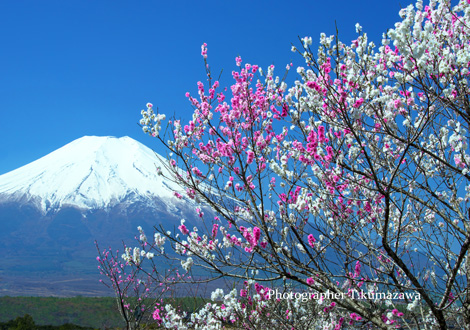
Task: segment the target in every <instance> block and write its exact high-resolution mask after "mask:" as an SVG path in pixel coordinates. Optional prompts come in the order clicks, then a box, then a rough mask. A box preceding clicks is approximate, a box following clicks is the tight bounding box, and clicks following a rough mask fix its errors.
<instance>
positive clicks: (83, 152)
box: [0, 136, 179, 212]
mask: <svg viewBox="0 0 470 330" xmlns="http://www.w3.org/2000/svg"><path fill="white" fill-rule="evenodd" d="M160 165H161V164H160V162H159V159H158V157H157V155H156V154H155V152H153V151H152V150H151V149H149V148H147V147H146V146H144V145H143V144H141V143H139V142H137V141H135V140H133V139H131V138H129V137H122V138H115V137H97V136H85V137H82V138H80V139H77V140H75V141H73V142H71V143H69V144H67V145H65V146H63V147H62V148H59V149H57V150H55V151H53V152H51V153H50V154H48V155H46V156H44V157H42V158H40V159H38V160H36V161H34V162H32V163H29V164H27V165H25V166H23V167H20V168H18V169H16V170H14V171H11V172H9V173H6V174H4V175H1V176H0V201H1V200H5V199H8V200H10V201H11V200H12V199H14V200H17V201H19V200H22V201H32V200H34V202H35V203H36V204H37V205H38V206H40V209H41V210H42V211H43V212H47V211H49V210H50V209H57V208H60V207H62V206H65V205H70V206H75V207H78V208H84V209H96V208H105V207H112V206H114V205H116V204H118V203H120V202H122V201H123V200H124V199H126V198H128V199H129V198H131V199H132V198H134V199H139V200H142V199H145V198H147V199H150V198H153V197H155V196H157V197H159V198H164V199H172V200H173V199H174V198H173V197H172V195H173V194H172V192H173V191H175V190H179V189H178V187H177V186H175V185H174V184H172V183H171V182H164V180H163V178H162V177H161V176H158V175H157V172H156V166H160ZM162 169H163V171H164V168H163V166H162Z"/></svg>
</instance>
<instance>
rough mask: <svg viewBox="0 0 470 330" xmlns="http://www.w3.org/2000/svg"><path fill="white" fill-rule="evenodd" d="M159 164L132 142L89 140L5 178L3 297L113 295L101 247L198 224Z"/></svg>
mask: <svg viewBox="0 0 470 330" xmlns="http://www.w3.org/2000/svg"><path fill="white" fill-rule="evenodd" d="M160 159H163V158H162V157H161V156H159V155H158V154H156V153H155V152H154V151H152V150H151V149H149V148H148V147H146V146H144V145H143V144H141V143H140V142H137V141H135V140H133V139H131V138H129V137H121V138H116V137H97V136H85V137H82V138H79V139H77V140H75V141H72V142H71V143H69V144H67V145H65V146H63V147H61V148H59V149H57V150H55V151H53V152H51V153H50V154H48V155H46V156H44V157H42V158H40V159H38V160H36V161H34V162H32V163H29V164H27V165H25V166H23V167H20V168H18V169H16V170H13V171H11V172H9V173H6V174H3V175H1V176H0V225H1V226H2V229H1V230H0V254H1V255H2V263H0V295H58V296H72V295H78V294H79V295H102V294H106V293H104V291H103V290H104V289H105V288H104V286H102V285H101V286H100V283H99V282H98V279H99V273H98V271H97V262H96V260H95V257H96V254H97V251H96V248H95V245H94V241H95V240H97V241H98V243H99V244H100V246H103V247H107V246H108V245H109V246H111V247H113V248H118V249H119V248H120V249H122V244H123V243H122V242H123V240H124V241H125V242H126V243H127V244H129V245H131V246H132V245H134V241H133V240H134V237H135V235H136V234H137V226H142V227H143V228H144V230H145V231H146V232H147V233H148V234H151V233H152V232H153V226H155V225H158V224H164V225H165V229H170V230H174V228H175V227H176V226H177V225H178V224H179V220H180V219H181V218H184V219H186V220H188V221H189V222H190V223H191V222H193V221H198V220H197V216H196V215H195V213H194V211H193V210H194V205H193V204H192V203H191V201H188V200H184V199H183V200H180V199H177V198H176V197H174V192H175V191H180V190H181V188H179V187H178V186H177V185H176V184H175V183H173V182H171V181H168V180H166V179H164V177H163V176H160V175H158V174H157V167H161V170H162V172H163V174H164V175H165V174H168V173H166V172H165V171H166V169H165V168H164V166H162V163H161V160H160ZM107 294H109V291H108V292H107Z"/></svg>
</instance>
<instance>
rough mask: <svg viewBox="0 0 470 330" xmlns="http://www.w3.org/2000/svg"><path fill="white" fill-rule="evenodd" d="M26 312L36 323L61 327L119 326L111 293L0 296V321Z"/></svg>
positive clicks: (117, 314)
mask: <svg viewBox="0 0 470 330" xmlns="http://www.w3.org/2000/svg"><path fill="white" fill-rule="evenodd" d="M25 314H28V316H30V317H31V320H33V319H34V320H35V322H36V325H52V326H57V327H60V326H61V327H62V328H61V329H78V328H77V327H76V326H72V327H68V328H67V324H77V325H80V326H83V327H91V328H110V327H120V326H122V321H121V318H120V315H119V313H118V311H117V309H116V302H115V299H114V298H111V297H100V298H91V297H73V298H56V297H8V296H6V297H0V322H7V323H8V321H10V320H15V318H18V319H20V318H21V319H22V322H26V320H24V315H25ZM28 319H29V318H28ZM15 321H16V320H15ZM4 324H5V323H4ZM36 328H37V327H36ZM36 328H31V327H30V328H29V329H36ZM0 329H2V330H3V329H4V328H0ZM5 329H10V328H5ZM13 329H16V327H13ZM18 329H19V328H18ZM21 329H24V328H21ZM41 329H45V328H41ZM55 329H57V328H55Z"/></svg>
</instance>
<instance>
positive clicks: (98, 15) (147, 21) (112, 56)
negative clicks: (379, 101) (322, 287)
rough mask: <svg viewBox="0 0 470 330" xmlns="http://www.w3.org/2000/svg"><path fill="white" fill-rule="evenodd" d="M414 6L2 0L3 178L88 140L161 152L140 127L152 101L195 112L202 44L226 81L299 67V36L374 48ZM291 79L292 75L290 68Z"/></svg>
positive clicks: (393, 2) (394, 1) (341, 1)
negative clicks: (235, 75)
mask: <svg viewBox="0 0 470 330" xmlns="http://www.w3.org/2000/svg"><path fill="white" fill-rule="evenodd" d="M410 3H411V2H406V0H405V2H404V0H401V1H398V0H387V1H366V0H355V1H351V0H348V1H345V0H338V1H314V0H310V1H295V0H293V1H276V0H271V1H254V0H251V1H247V0H242V1H231V0H224V1H222V0H218V1H203V0H201V1H158V0H152V1H150V0H139V1H130V0H127V1H123V0H113V1H105V0H93V1H91V0H65V1H64V0H56V1H54V0H41V1H37V0H30V1H25V0H4V1H1V2H0V31H2V32H1V37H0V40H1V51H0V141H1V142H0V174H3V173H6V172H8V171H11V170H13V169H15V168H17V167H20V166H23V165H25V164H27V163H29V162H31V161H34V160H35V159H37V158H40V157H42V156H44V155H46V154H47V153H49V152H51V151H53V150H55V149H57V148H59V147H61V146H63V145H65V144H67V143H69V142H71V141H73V140H74V139H77V138H80V137H82V136H84V135H112V136H118V137H120V136H125V135H127V136H130V137H132V138H134V139H136V140H139V141H141V142H143V143H144V144H146V145H147V146H149V147H151V148H153V149H155V150H156V151H157V152H163V150H160V148H159V146H158V143H157V140H155V139H152V138H150V137H146V136H145V135H144V134H143V133H142V131H141V129H140V127H139V126H138V125H137V123H138V121H139V119H140V110H141V109H142V108H144V107H145V104H146V102H152V103H153V104H154V105H155V106H158V107H159V109H160V111H161V112H163V113H166V114H174V113H176V115H177V116H179V117H181V118H183V119H189V118H190V116H191V112H192V109H191V106H190V104H189V102H188V101H187V99H186V98H185V96H184V94H185V92H187V91H189V92H191V93H193V94H195V93H196V90H197V88H196V82H197V81H199V80H201V81H204V78H205V74H204V66H203V61H202V57H201V56H200V52H201V49H200V46H201V44H202V43H203V42H206V43H207V44H208V49H209V52H208V55H209V57H208V60H209V63H210V65H211V68H212V70H213V71H214V72H219V71H220V70H221V69H224V73H223V79H222V82H223V81H226V82H227V81H229V82H230V73H231V71H232V70H234V69H235V60H234V59H235V57H236V56H237V55H240V56H241V57H242V58H243V61H244V62H249V63H251V64H258V65H260V66H261V67H263V68H266V66H268V65H270V64H274V65H275V66H276V67H277V68H278V69H279V70H278V71H277V72H278V73H279V74H281V73H283V69H284V68H285V66H286V64H287V63H289V62H291V61H293V63H294V65H295V64H298V65H301V64H302V59H301V58H300V57H299V55H296V54H294V53H292V52H291V51H290V48H291V44H292V43H294V44H296V45H299V41H298V36H301V37H303V36H312V38H313V40H314V44H313V46H314V47H315V48H316V47H317V45H318V38H319V35H320V33H321V32H324V33H326V34H327V35H331V34H335V21H336V23H337V26H338V29H339V36H340V39H341V40H343V41H345V42H346V41H347V42H349V41H350V40H352V39H355V36H356V34H355V28H354V25H355V23H356V22H359V23H360V24H361V25H362V26H363V30H364V32H367V33H368V34H369V36H370V38H372V39H373V40H374V41H376V43H377V44H380V39H381V35H382V32H385V31H386V30H387V29H388V28H391V27H393V25H394V23H395V22H396V21H398V20H399V17H398V11H399V10H400V8H402V7H406V6H407V5H408V4H410ZM290 75H291V76H295V72H291V73H290Z"/></svg>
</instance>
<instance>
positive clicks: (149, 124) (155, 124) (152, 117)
mask: <svg viewBox="0 0 470 330" xmlns="http://www.w3.org/2000/svg"><path fill="white" fill-rule="evenodd" d="M141 115H142V119H141V120H140V125H142V130H143V131H144V133H145V134H149V135H151V136H153V137H157V136H158V134H159V133H160V130H161V129H162V127H161V122H162V121H163V120H165V119H166V116H165V115H164V114H155V113H154V111H153V105H152V103H147V110H142V111H141Z"/></svg>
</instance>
